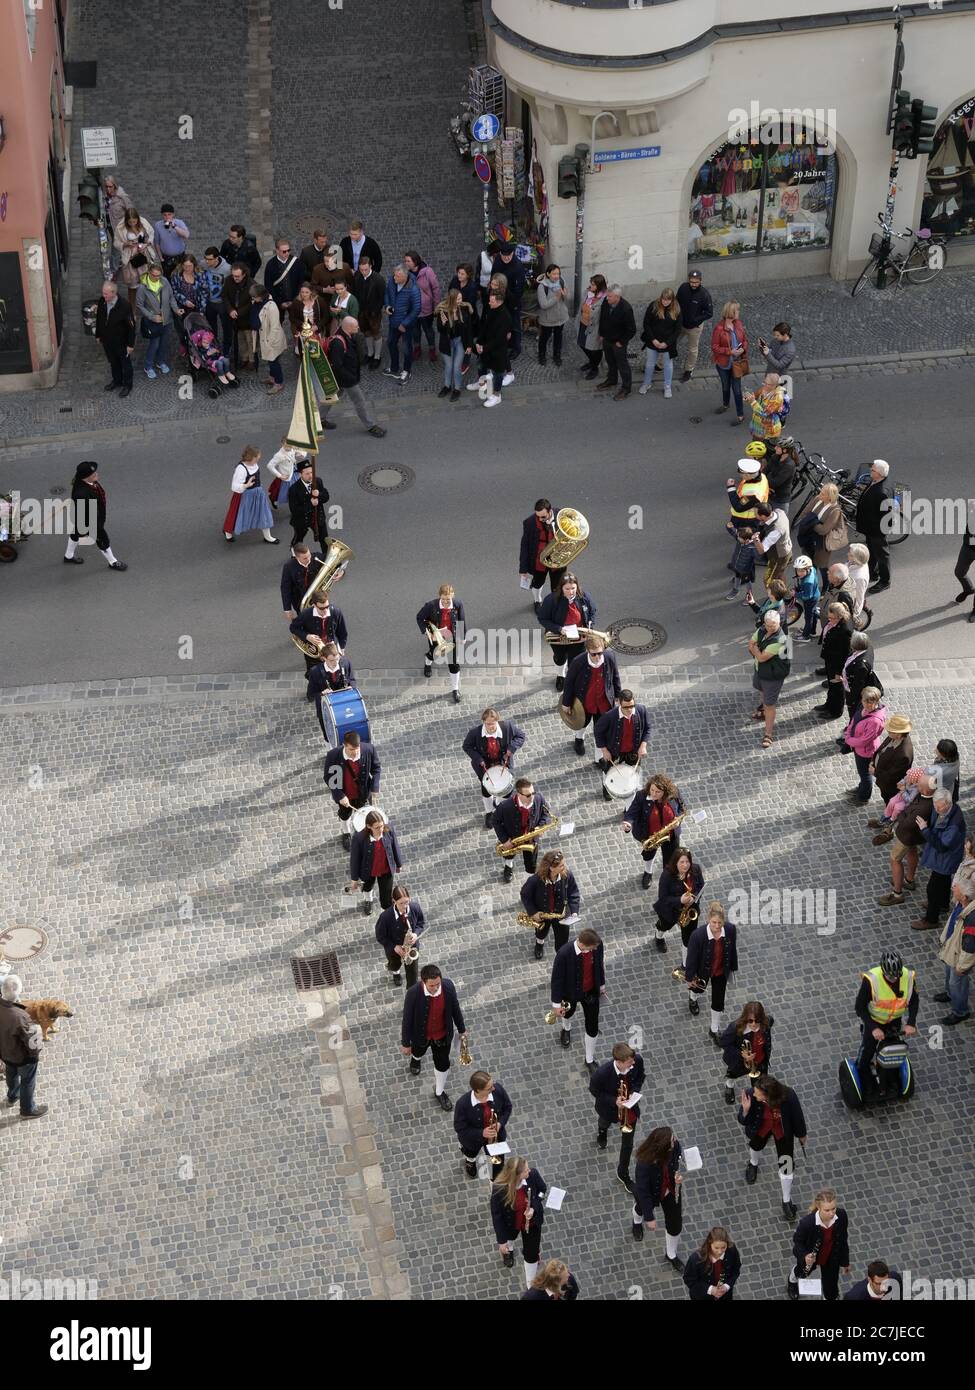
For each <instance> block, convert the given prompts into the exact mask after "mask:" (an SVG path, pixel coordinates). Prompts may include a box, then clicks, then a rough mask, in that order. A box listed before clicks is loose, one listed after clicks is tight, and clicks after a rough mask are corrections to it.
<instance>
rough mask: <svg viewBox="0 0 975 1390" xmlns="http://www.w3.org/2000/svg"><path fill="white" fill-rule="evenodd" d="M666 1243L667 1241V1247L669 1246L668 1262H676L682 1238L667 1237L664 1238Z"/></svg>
mask: <svg viewBox="0 0 975 1390" xmlns="http://www.w3.org/2000/svg"><path fill="white" fill-rule="evenodd" d="M664 1241H665V1243H666V1246H667V1258H668V1260H676V1259H677V1246H678V1243H679V1241H680V1236H665V1237H664Z"/></svg>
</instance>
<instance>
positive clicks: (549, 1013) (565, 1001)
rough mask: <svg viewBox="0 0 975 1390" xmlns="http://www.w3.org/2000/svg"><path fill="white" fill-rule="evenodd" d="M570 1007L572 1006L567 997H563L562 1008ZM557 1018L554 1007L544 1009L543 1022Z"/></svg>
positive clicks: (550, 1021)
mask: <svg viewBox="0 0 975 1390" xmlns="http://www.w3.org/2000/svg"><path fill="white" fill-rule="evenodd" d="M571 1007H572V1006H571V1005H570V1003H569V1001H568V999H563V1000H562V1008H563V1009H569V1008H571ZM557 1018H558V1014H557V1013H556V1012H555V1010H554V1009H546V1010H545V1022H546V1023H554V1022H555V1020H556V1019H557Z"/></svg>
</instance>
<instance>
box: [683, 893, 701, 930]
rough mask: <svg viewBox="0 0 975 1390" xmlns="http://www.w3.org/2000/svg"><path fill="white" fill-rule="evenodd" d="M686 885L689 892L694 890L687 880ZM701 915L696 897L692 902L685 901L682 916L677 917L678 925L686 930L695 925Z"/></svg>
mask: <svg viewBox="0 0 975 1390" xmlns="http://www.w3.org/2000/svg"><path fill="white" fill-rule="evenodd" d="M684 887H685V888H686V889H687V891H688V893H690V892H692V891H693V890H692V888H691V886H690V884H688V883H687V882H686V881H685V883H684ZM702 891H703V890H702ZM700 916H701V914H700V911H699V909H698V906H697V899H696V898H695V899H694V901H693V902H692V903H685V904H684V905H683V907H682V908H681V910H680V916H679V917H678V918H677V925H678V926H679V927H680V928H681V929H682V930H686V928H687V927H690V926H693V925H695V924H696V923H697V921H698V919H699V918H700Z"/></svg>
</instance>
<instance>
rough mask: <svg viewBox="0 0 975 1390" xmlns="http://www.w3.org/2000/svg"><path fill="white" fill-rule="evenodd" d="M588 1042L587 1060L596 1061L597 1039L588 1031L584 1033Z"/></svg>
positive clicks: (586, 1042)
mask: <svg viewBox="0 0 975 1390" xmlns="http://www.w3.org/2000/svg"><path fill="white" fill-rule="evenodd" d="M584 1037H585V1044H586V1061H587V1062H595V1060H596V1039H595V1038H591V1037H590V1036H589V1034H588V1033H586V1034H585V1035H584Z"/></svg>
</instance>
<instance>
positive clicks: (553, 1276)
mask: <svg viewBox="0 0 975 1390" xmlns="http://www.w3.org/2000/svg"><path fill="white" fill-rule="evenodd" d="M578 1297H579V1285H578V1284H577V1283H576V1277H575V1275H574V1274H571V1273H570V1272H569V1266H568V1265H567V1264H563V1262H562V1261H561V1260H546V1261H545V1263H544V1264H543V1265H542V1267H541V1269H540V1270H539V1271H538V1273H537V1274H536V1275H535V1277H534V1279H533V1280H532V1281H531V1284H530V1285H529V1287H528V1288H527V1289H526V1290H525V1292H524V1293H523V1294H522V1296H521V1302H522V1303H527V1302H529V1301H531V1302H533V1303H541V1302H545V1301H547V1300H548V1299H550V1298H561V1299H563V1300H564V1301H565V1302H566V1303H573V1302H574V1301H575V1300H576V1299H577V1298H578Z"/></svg>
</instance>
